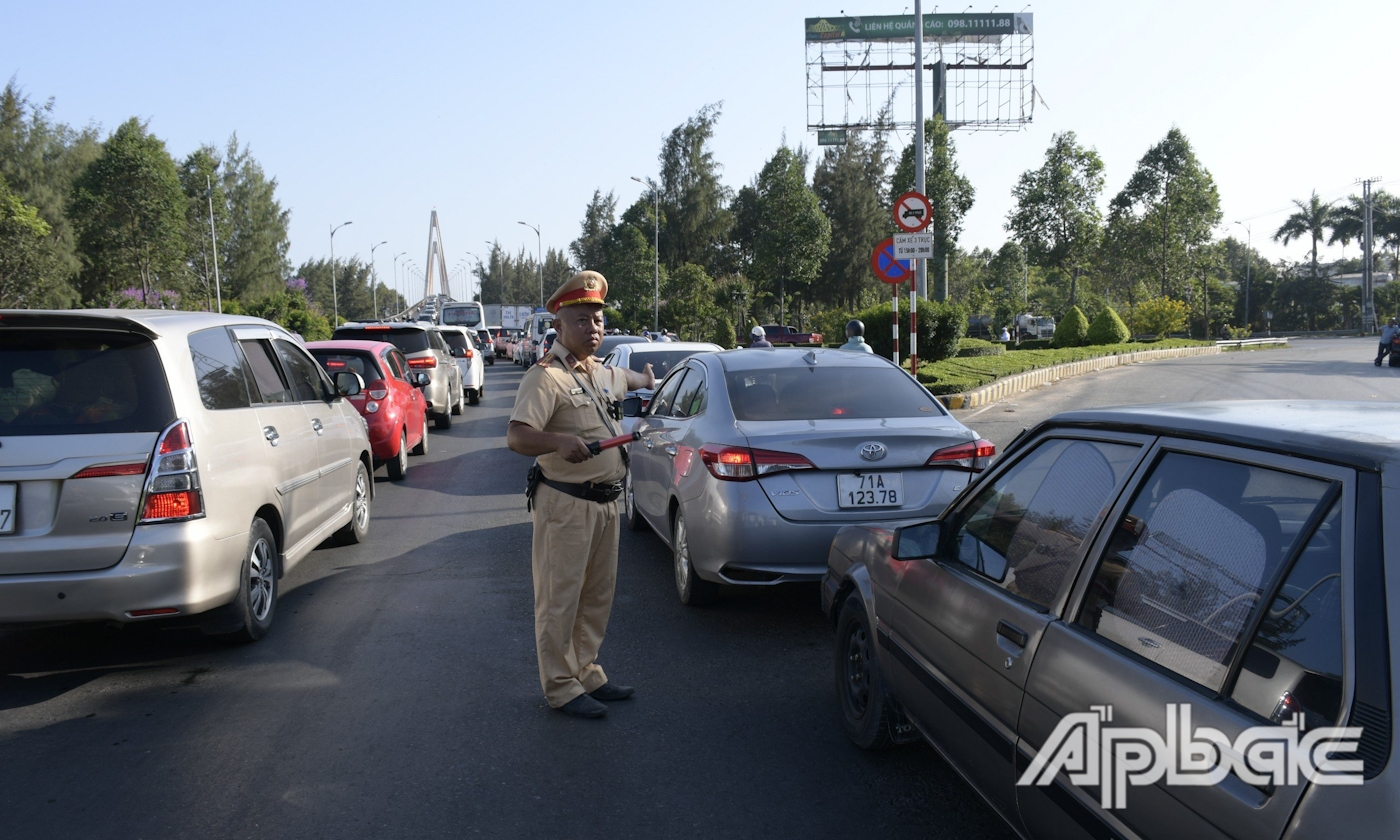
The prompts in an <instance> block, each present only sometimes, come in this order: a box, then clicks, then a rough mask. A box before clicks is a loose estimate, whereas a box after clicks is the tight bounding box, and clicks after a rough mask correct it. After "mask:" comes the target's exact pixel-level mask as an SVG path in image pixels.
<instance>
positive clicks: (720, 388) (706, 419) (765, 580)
mask: <svg viewBox="0 0 1400 840" xmlns="http://www.w3.org/2000/svg"><path fill="white" fill-rule="evenodd" d="M641 346H643V345H627V346H625V347H623V348H619V349H621V350H625V349H627V348H628V347H641ZM645 346H648V347H649V346H651V345H645ZM659 346H660V347H663V348H664V347H668V346H673V345H667V344H662V345H659ZM615 352H616V351H615ZM638 358H641V354H638ZM639 402H640V399H639V398H638V397H633V398H631V400H629V403H630V405H629V406H628V408H629V409H630V410H631V411H635V410H636V407H637V404H638V403H639ZM635 431H636V432H637V433H638V434H639V435H640V440H638V441H637V442H636V443H633V444H632V469H631V472H630V473H629V476H628V482H627V487H626V490H625V493H624V497H625V499H626V511H627V522H628V524H629V526H630V527H631V528H632V529H634V530H639V529H641V528H642V527H644V524H646V525H650V526H651V528H652V529H653V530H654V531H656V533H657V534H658V535H659V536H660V537H661V539H662V540H664V541H665V542H666V543H667V544H668V545H669V546H670V547H671V551H672V559H673V563H674V566H675V575H676V592H677V594H678V595H679V597H680V600H681V601H682V603H685V604H700V603H703V602H705V601H707V600H709V599H711V598H713V597H714V596H715V595H716V594H718V591H719V585H720V584H728V585H734V586H769V585H773V584H778V583H786V582H790V581H804V580H807V581H815V580H817V579H818V578H820V577H821V575H822V572H823V570H824V569H825V568H826V554H827V549H828V548H829V547H830V546H831V539H832V537H833V536H835V534H836V530H837V529H838V528H840V527H841V526H842V525H844V524H847V523H857V522H869V521H871V520H872V519H876V520H880V521H884V522H892V523H897V522H899V521H901V520H919V519H926V518H928V517H930V516H934V515H936V514H937V513H939V512H940V511H942V510H943V507H944V505H946V504H947V503H948V502H949V501H950V500H951V499H952V498H953V497H954V496H955V495H957V492H958V491H959V490H961V489H962V488H963V486H964V485H965V484H967V480H968V476H969V475H970V472H969V471H970V470H974V469H978V468H981V467H982V466H985V464H986V463H987V461H989V460H990V456H991V455H992V453H993V452H994V451H995V450H994V449H993V447H992V445H991V444H990V443H988V442H987V441H979V440H978V439H977V435H976V434H975V433H973V432H972V431H971V430H969V429H968V428H967V427H965V426H963V425H962V424H961V423H959V422H958V421H957V420H955V419H954V418H953V417H951V416H950V415H949V414H948V412H947V411H945V410H944V409H943V406H942V405H940V404H939V402H938V401H937V400H936V399H934V398H933V397H932V396H930V395H929V392H928V390H927V389H926V388H924V387H923V386H921V385H919V384H918V383H917V382H915V381H914V379H913V378H912V377H910V376H909V374H907V373H905V372H904V371H902V370H900V369H899V368H898V367H896V366H895V365H894V363H892V362H891V361H889V360H888V359H884V358H880V357H878V356H872V355H868V354H865V353H850V352H847V351H844V350H823V349H813V350H802V349H763V350H730V351H727V352H721V353H713V352H712V353H699V354H696V355H692V356H689V357H688V358H686V359H684V360H683V361H682V362H681V363H680V364H678V365H677V366H676V367H675V368H673V369H672V370H671V373H670V374H669V375H668V376H667V377H666V379H665V380H664V381H663V382H662V383H661V384H660V385H659V386H658V388H657V391H656V396H655V398H654V399H652V401H651V402H650V404H649V405H648V406H647V408H646V411H645V413H644V414H642V416H640V417H638V418H637V422H636V426H635Z"/></svg>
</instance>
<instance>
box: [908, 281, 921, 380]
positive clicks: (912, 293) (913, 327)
mask: <svg viewBox="0 0 1400 840" xmlns="http://www.w3.org/2000/svg"><path fill="white" fill-rule="evenodd" d="M923 262H924V261H923V260H919V264H920V265H923ZM909 372H910V373H912V374H914V378H915V379H918V378H919V294H918V289H916V288H915V287H914V284H913V283H910V284H909Z"/></svg>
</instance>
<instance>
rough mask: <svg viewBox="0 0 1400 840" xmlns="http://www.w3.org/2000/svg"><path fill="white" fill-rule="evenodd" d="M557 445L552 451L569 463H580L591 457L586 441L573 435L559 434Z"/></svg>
mask: <svg viewBox="0 0 1400 840" xmlns="http://www.w3.org/2000/svg"><path fill="white" fill-rule="evenodd" d="M559 437H560V441H559V447H558V448H557V449H555V450H554V451H555V452H557V453H559V457H561V458H563V459H564V460H565V461H568V462H569V463H570V464H581V463H583V462H584V461H587V460H588V459H589V458H592V457H593V453H592V452H589V451H588V441H586V440H584V439H583V438H581V437H576V436H574V435H560V436H559Z"/></svg>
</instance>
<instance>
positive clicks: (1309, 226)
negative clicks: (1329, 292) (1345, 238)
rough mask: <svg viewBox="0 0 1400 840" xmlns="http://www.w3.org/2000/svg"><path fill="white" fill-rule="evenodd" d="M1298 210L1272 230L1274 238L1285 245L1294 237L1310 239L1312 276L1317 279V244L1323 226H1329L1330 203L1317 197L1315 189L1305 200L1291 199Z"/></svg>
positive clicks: (1320, 237) (1319, 240) (1321, 234)
mask: <svg viewBox="0 0 1400 840" xmlns="http://www.w3.org/2000/svg"><path fill="white" fill-rule="evenodd" d="M1293 203H1294V204H1295V205H1296V206H1297V207H1298V211H1297V212H1296V213H1294V214H1293V215H1291V216H1289V217H1288V218H1287V219H1286V220H1285V221H1284V223H1283V224H1282V225H1281V226H1280V227H1279V229H1278V230H1277V231H1275V232H1274V240H1275V241H1277V242H1282V243H1283V244H1284V245H1287V244H1288V243H1289V242H1292V241H1293V240H1295V239H1302V238H1303V237H1305V236H1306V237H1308V238H1309V239H1311V240H1312V256H1311V259H1312V276H1313V279H1314V280H1316V279H1317V245H1318V243H1319V242H1321V241H1322V236H1323V233H1324V228H1328V227H1331V221H1332V220H1331V215H1332V203H1331V202H1330V201H1329V202H1327V203H1326V204H1324V203H1323V202H1322V200H1321V199H1319V198H1318V197H1317V190H1313V194H1312V196H1311V197H1310V198H1309V199H1308V200H1307V202H1302V201H1299V200H1298V199H1296V198H1295V199H1293Z"/></svg>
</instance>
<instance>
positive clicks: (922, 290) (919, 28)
mask: <svg viewBox="0 0 1400 840" xmlns="http://www.w3.org/2000/svg"><path fill="white" fill-rule="evenodd" d="M927 166H928V159H927V155H926V154H925V151H924V4H923V0H914V191H915V192H917V193H918V194H919V195H923V196H927V195H928V193H926V192H925V191H924V190H925V189H926V188H927V184H926V178H927V172H926V167H927ZM937 221H938V220H937V219H936V218H935V219H929V225H930V227H933V226H935V225H936V223H937ZM937 235H938V234H937V233H935V234H934V236H937ZM944 278H945V281H944V282H945V284H946V282H947V281H946V278H947V274H944ZM914 283H915V286H916V287H917V292H918V296H919V297H921V298H923V299H924V300H928V261H927V260H914ZM945 291H946V290H945Z"/></svg>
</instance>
